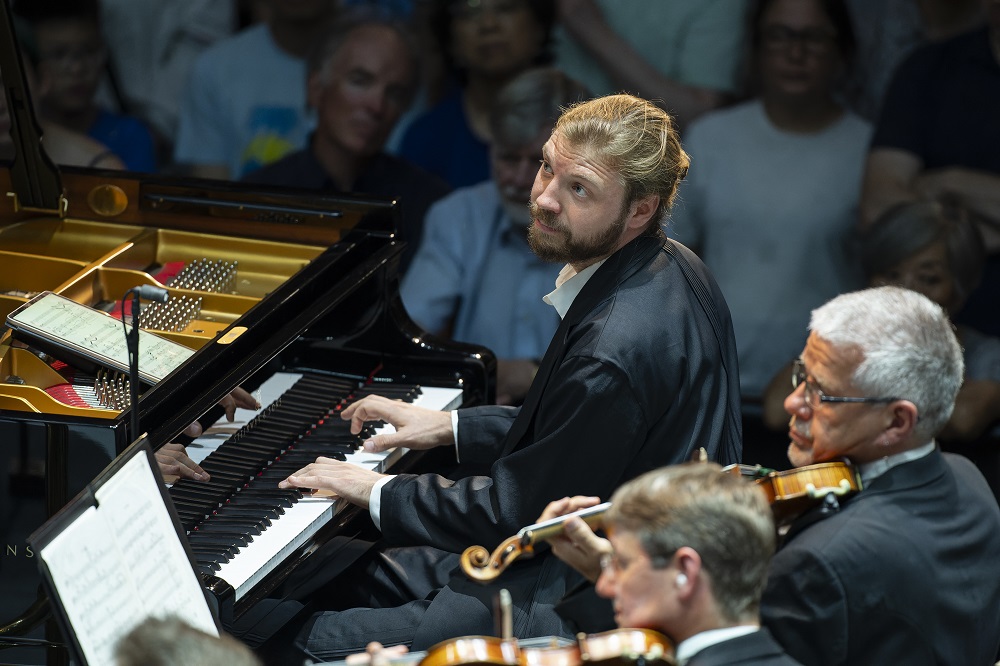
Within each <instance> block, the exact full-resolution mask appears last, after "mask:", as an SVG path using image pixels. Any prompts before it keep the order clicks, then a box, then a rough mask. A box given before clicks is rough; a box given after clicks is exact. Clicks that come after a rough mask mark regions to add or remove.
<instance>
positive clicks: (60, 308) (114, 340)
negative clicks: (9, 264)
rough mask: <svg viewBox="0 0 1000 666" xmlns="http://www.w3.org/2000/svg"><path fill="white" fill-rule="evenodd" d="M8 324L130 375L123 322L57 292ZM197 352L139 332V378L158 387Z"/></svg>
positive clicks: (33, 302) (33, 303)
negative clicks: (160, 382) (158, 383)
mask: <svg viewBox="0 0 1000 666" xmlns="http://www.w3.org/2000/svg"><path fill="white" fill-rule="evenodd" d="M7 321H8V324H9V325H11V326H12V327H13V328H20V329H23V330H25V331H28V332H30V333H34V334H35V335H39V336H41V337H44V338H46V339H48V340H52V341H53V342H56V343H58V344H60V345H62V346H63V347H66V348H69V349H71V350H73V351H76V352H77V353H79V354H82V355H84V356H86V357H88V358H92V359H94V360H96V361H98V362H99V363H101V364H102V365H105V366H109V367H112V368H116V369H118V370H121V371H122V372H128V347H127V346H126V343H125V332H124V329H123V328H122V322H121V321H120V320H119V319H116V318H114V317H112V316H111V315H109V314H107V313H105V312H101V311H100V310H95V309H94V308H91V307H88V306H86V305H82V304H80V303H77V302H76V301H72V300H70V299H68V298H66V297H64V296H60V295H59V294H54V293H51V292H50V293H45V294H41V295H39V296H37V297H35V298H34V299H32V300H31V301H30V302H28V303H27V304H26V305H24V306H22V307H20V308H18V309H17V310H15V311H14V312H12V313H11V314H10V315H9V316H8V317H7ZM192 354H194V351H193V350H191V349H188V348H187V347H185V346H184V345H181V344H177V343H176V342H172V341H171V340H167V339H166V338H161V337H160V336H158V335H155V334H153V333H150V332H148V331H143V330H140V331H139V375H140V377H142V378H143V379H144V380H146V381H148V382H150V383H153V384H155V383H156V382H158V381H160V380H161V379H163V378H164V377H166V376H167V375H168V374H170V372H172V371H173V369H174V368H176V367H177V366H179V365H181V364H182V363H184V361H186V360H187V359H188V358H190V357H191V355H192Z"/></svg>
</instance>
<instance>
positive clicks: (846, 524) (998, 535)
mask: <svg viewBox="0 0 1000 666" xmlns="http://www.w3.org/2000/svg"><path fill="white" fill-rule="evenodd" d="M809 330H810V335H809V339H808V341H807V343H806V347H805V350H804V351H803V353H802V356H801V358H800V359H799V362H798V364H797V365H796V367H795V373H794V380H793V384H794V390H793V391H792V393H791V394H790V395H789V396H788V398H786V400H785V409H786V411H788V413H789V414H791V417H792V418H791V420H790V422H789V437H790V439H791V443H790V445H789V447H788V457H789V459H790V460H791V462H792V463H793V464H794V465H795V466H796V467H802V466H805V465H811V464H814V463H821V462H828V461H833V460H839V459H847V460H849V461H851V462H852V463H854V464H855V466H856V468H857V469H858V471H859V472H860V475H861V481H862V486H863V489H862V490H861V492H859V493H857V494H855V495H853V496H852V497H850V498H847V499H842V500H841V501H840V502H839V503H832V504H824V505H821V506H818V507H817V508H815V509H813V510H811V511H809V512H807V513H805V514H803V515H802V516H800V517H799V518H798V519H797V520H795V521H794V522H793V523H792V524H791V526H790V528H789V530H788V531H787V533H786V534H785V535H784V538H783V545H782V546H781V547H780V549H779V550H778V552H777V554H776V555H775V557H774V559H773V560H772V563H771V568H770V571H769V574H768V580H767V586H766V588H765V590H764V595H763V600H762V604H761V619H762V622H763V624H764V626H766V627H767V628H768V629H769V630H770V631H771V633H772V634H773V635H774V637H775V638H776V639H777V640H778V642H779V643H781V644H782V646H783V647H784V648H785V650H786V651H787V652H788V654H789V655H791V656H792V657H794V658H795V659H797V660H799V661H801V662H802V663H803V664H806V666H813V665H821V664H822V665H825V664H907V666H912V665H919V664H984V665H985V664H993V663H994V662H995V661H996V659H997V656H998V647H1000V508H998V506H997V503H996V500H995V499H994V498H993V495H992V493H991V491H990V489H989V487H988V486H987V484H986V481H985V479H984V478H983V477H982V474H980V473H979V471H978V470H977V469H976V468H975V467H974V466H973V464H972V463H971V462H969V461H968V460H967V459H965V458H962V457H960V456H954V455H950V454H943V453H942V452H941V451H940V450H939V449H938V448H937V446H936V444H935V442H934V437H935V435H936V433H937V432H938V431H939V430H940V429H941V428H942V427H943V426H944V424H945V423H946V422H947V421H948V418H949V417H950V415H951V412H952V408H953V406H954V402H955V396H956V394H957V393H958V390H959V388H960V387H961V384H962V373H963V361H962V350H961V347H960V346H959V343H958V339H957V338H956V336H955V333H954V330H953V328H952V325H951V323H950V322H949V321H948V318H947V316H946V315H945V313H944V311H943V310H941V308H940V307H939V306H937V305H935V304H934V303H932V302H931V301H930V300H928V299H927V298H925V297H924V296H922V295H920V294H918V293H916V292H912V291H908V290H905V289H901V288H898V287H881V288H878V289H868V290H865V291H860V292H854V293H850V294H844V295H841V296H838V297H837V298H834V299H833V300H832V301H830V302H828V303H827V304H826V305H823V306H822V307H820V308H818V309H816V310H814V311H813V313H812V320H811V323H810V326H809ZM581 499H582V498H573V500H577V501H569V500H567V501H565V504H566V506H565V509H566V511H571V510H574V509H578V508H581V506H583V505H584V504H587V503H593V502H596V501H597V499H596V498H590V500H589V501H588V502H581V501H579V500H581ZM566 536H567V538H569V539H571V540H572V542H573V544H574V545H575V548H572V549H570V550H573V551H578V550H583V551H585V552H589V553H591V559H593V560H594V561H596V560H597V559H598V558H599V557H600V555H601V554H602V553H603V552H607V550H608V544H607V543H606V542H604V540H602V539H598V538H597V537H595V536H594V535H593V533H592V532H590V531H589V528H587V526H586V525H585V524H584V523H583V522H582V521H580V520H579V519H571V520H570V521H568V522H567V525H566ZM564 550H565V549H564ZM557 552H558V551H557ZM575 557H576V558H577V559H579V556H575ZM572 563H573V562H571V564H572ZM574 566H576V564H574Z"/></svg>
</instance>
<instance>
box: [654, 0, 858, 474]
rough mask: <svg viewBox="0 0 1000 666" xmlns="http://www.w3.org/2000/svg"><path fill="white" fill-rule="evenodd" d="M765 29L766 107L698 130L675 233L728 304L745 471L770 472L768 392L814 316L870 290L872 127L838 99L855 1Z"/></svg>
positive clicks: (765, 8)
mask: <svg viewBox="0 0 1000 666" xmlns="http://www.w3.org/2000/svg"><path fill="white" fill-rule="evenodd" d="M753 29H754V33H753V37H754V39H753V41H754V47H755V48H754V50H755V55H756V60H757V69H758V74H759V79H760V95H759V97H757V98H755V99H753V100H751V101H749V102H745V103H743V104H740V105H739V106H735V107H732V108H729V109H724V110H721V111H716V112H713V113H710V114H707V115H706V116H704V117H703V118H701V119H699V120H698V121H696V122H695V123H694V124H693V125H692V126H691V128H690V130H689V132H688V134H687V140H686V142H685V146H686V148H687V150H689V151H690V153H691V155H692V162H693V164H694V168H693V169H692V170H691V173H690V175H689V177H688V179H687V181H686V182H685V183H684V185H683V186H682V187H681V192H680V196H679V199H680V202H681V203H680V205H678V207H677V211H676V212H675V214H674V216H673V222H672V233H673V235H675V236H676V237H677V238H678V239H680V240H681V241H682V242H684V243H686V244H687V245H689V246H690V247H691V248H692V249H694V250H695V251H696V252H698V253H699V256H701V257H702V258H703V259H704V261H705V263H706V265H707V266H708V267H709V269H710V270H711V271H712V272H713V275H715V277H716V279H717V280H718V282H719V286H720V288H721V289H722V293H723V294H725V296H726V301H727V302H728V303H729V304H730V309H731V311H732V314H733V327H734V330H735V332H736V344H737V348H738V350H739V359H740V388H741V391H742V395H743V402H744V414H745V416H746V417H747V420H746V421H745V423H744V452H745V455H746V456H748V457H747V458H746V461H747V462H749V463H764V464H768V465H769V466H770V463H772V462H773V461H772V460H771V459H770V458H771V457H772V456H771V455H770V451H769V449H773V444H774V442H772V441H770V440H771V439H772V437H771V435H770V433H769V432H768V431H766V430H765V429H764V428H763V427H760V425H759V423H760V422H759V417H760V409H761V407H760V401H761V399H762V397H763V393H764V389H765V388H766V387H767V385H768V382H769V381H770V379H771V378H772V377H773V376H774V374H775V373H776V372H777V371H778V369H779V368H781V367H782V366H783V365H784V364H785V363H786V362H787V361H788V359H789V358H792V357H793V356H794V355H795V354H796V352H797V351H798V350H799V349H801V346H802V344H803V343H804V341H805V334H804V330H805V326H806V323H807V322H808V320H809V311H810V310H811V309H812V308H814V307H816V306H818V305H820V304H821V303H823V302H824V301H826V300H827V299H829V298H831V297H832V296H835V295H836V294H839V293H843V292H844V291H848V290H850V289H853V288H856V287H859V286H861V284H862V281H861V275H860V271H859V270H858V268H857V260H856V254H855V249H854V247H853V246H852V243H851V241H852V238H853V233H854V230H855V228H856V225H857V206H858V199H859V196H860V185H861V172H862V167H863V165H864V156H865V151H866V149H867V143H868V138H869V127H868V124H867V123H865V122H864V121H862V120H861V119H860V118H858V117H857V116H856V115H854V114H853V113H851V112H849V111H847V110H845V109H844V108H843V107H842V106H841V105H840V104H839V103H837V101H836V100H835V97H834V90H835V83H836V81H837V79H838V77H840V76H841V75H843V73H844V71H845V69H846V67H847V66H848V64H849V63H850V59H851V53H852V48H853V44H854V40H853V36H852V31H851V24H850V20H849V18H848V15H847V10H846V8H845V6H844V3H843V0H765V1H763V2H761V3H760V5H759V7H758V10H757V12H756V15H755V16H754V22H753ZM778 444H779V445H780V446H781V448H782V449H783V448H784V446H783V442H778ZM769 445H772V446H769ZM778 456H780V457H781V458H783V456H782V455H781V452H780V451H779V452H778Z"/></svg>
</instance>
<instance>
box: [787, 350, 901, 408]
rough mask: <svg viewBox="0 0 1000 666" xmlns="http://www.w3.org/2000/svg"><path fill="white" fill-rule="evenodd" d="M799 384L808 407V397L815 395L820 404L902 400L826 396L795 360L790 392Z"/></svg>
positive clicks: (894, 400)
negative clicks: (802, 388) (802, 387)
mask: <svg viewBox="0 0 1000 666" xmlns="http://www.w3.org/2000/svg"><path fill="white" fill-rule="evenodd" d="M800 383H801V384H802V385H803V386H804V390H803V397H804V398H805V402H806V404H807V405H810V406H812V404H813V403H812V401H810V399H809V396H810V395H815V396H816V397H817V398H818V399H819V401H820V402H821V403H822V402H828V403H849V402H853V403H890V402H896V401H897V400H902V399H903V398H876V397H871V396H846V395H827V394H826V393H824V392H823V389H822V387H820V385H819V384H817V383H816V382H814V381H811V380H810V379H809V373H808V372H806V365H805V363H803V362H802V359H801V358H799V359H795V362H794V363H793V364H792V390H793V391H794V390H796V389H798V387H799V384H800Z"/></svg>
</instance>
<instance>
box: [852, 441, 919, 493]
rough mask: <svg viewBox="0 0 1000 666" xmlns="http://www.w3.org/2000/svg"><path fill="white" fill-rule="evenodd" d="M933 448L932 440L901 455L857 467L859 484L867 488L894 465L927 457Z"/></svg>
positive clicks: (896, 454)
mask: <svg viewBox="0 0 1000 666" xmlns="http://www.w3.org/2000/svg"><path fill="white" fill-rule="evenodd" d="M934 447H935V443H934V440H933V439H932V440H931V441H930V443H928V444H924V445H923V446H918V447H917V448H915V449H910V450H909V451H903V452H902V453H894V454H893V455H891V456H886V457H885V458H879V459H878V460H873V461H871V462H870V463H864V464H861V465H858V472H859V473H860V474H861V484H862V485H864V486H867V485H868V484H869V483H871V482H872V481H874V480H875V479H877V478H878V477H880V476H882V475H883V474H885V473H886V472H888V471H889V470H890V469H892V468H893V467H895V466H896V465H902V464H903V463H908V462H911V461H913V460H918V459H920V458H923V457H924V456H929V455H930V454H931V451H933V450H934Z"/></svg>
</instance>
